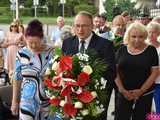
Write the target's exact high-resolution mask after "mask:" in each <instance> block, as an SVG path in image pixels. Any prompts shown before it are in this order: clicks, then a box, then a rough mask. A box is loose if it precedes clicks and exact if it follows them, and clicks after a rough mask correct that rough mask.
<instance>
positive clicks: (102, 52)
mask: <svg viewBox="0 0 160 120" xmlns="http://www.w3.org/2000/svg"><path fill="white" fill-rule="evenodd" d="M92 20H93V19H92V15H91V14H90V13H88V12H85V11H82V12H80V13H78V14H77V15H76V17H75V19H74V26H73V29H74V32H75V36H73V37H71V38H68V39H66V40H64V41H63V45H62V51H63V53H64V54H65V55H74V54H76V53H78V52H79V51H80V48H81V46H82V43H83V45H84V48H85V50H86V52H87V51H89V50H90V49H93V50H94V51H95V52H97V56H96V57H97V58H101V59H104V60H105V62H106V64H107V69H106V72H105V74H104V76H103V77H104V78H105V79H106V80H107V84H106V94H107V96H108V97H107V98H105V99H106V104H105V108H106V109H105V111H104V112H103V113H102V114H101V115H100V117H98V118H96V120H106V118H107V110H108V106H109V101H110V97H111V93H112V90H113V86H114V79H115V74H116V67H115V56H114V48H113V44H112V42H110V41H108V40H106V39H104V38H101V37H99V36H97V35H96V34H95V33H94V32H92V30H93V21H92Z"/></svg>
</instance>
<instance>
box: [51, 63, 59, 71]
mask: <svg viewBox="0 0 160 120" xmlns="http://www.w3.org/2000/svg"><path fill="white" fill-rule="evenodd" d="M58 67H59V63H58V62H54V63H53V65H52V70H54V71H56V70H58Z"/></svg>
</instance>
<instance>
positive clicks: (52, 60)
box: [51, 55, 59, 63]
mask: <svg viewBox="0 0 160 120" xmlns="http://www.w3.org/2000/svg"><path fill="white" fill-rule="evenodd" d="M58 57H59V56H58V55H55V56H54V58H52V59H51V63H54V62H55V60H56V59H57V58H58Z"/></svg>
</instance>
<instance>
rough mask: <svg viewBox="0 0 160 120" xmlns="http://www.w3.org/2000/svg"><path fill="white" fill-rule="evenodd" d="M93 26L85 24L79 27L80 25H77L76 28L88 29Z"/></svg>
mask: <svg viewBox="0 0 160 120" xmlns="http://www.w3.org/2000/svg"><path fill="white" fill-rule="evenodd" d="M90 26H91V25H87V24H83V25H79V24H75V25H74V27H75V28H77V29H79V28H88V27H90Z"/></svg>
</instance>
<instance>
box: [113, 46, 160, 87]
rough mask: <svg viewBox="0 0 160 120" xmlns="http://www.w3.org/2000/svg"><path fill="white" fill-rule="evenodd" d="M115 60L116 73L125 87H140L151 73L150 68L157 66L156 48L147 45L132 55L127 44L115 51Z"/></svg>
mask: <svg viewBox="0 0 160 120" xmlns="http://www.w3.org/2000/svg"><path fill="white" fill-rule="evenodd" d="M116 62H117V66H118V73H119V75H120V79H121V81H122V84H123V85H124V88H125V89H128V90H132V89H138V88H140V87H141V86H142V85H143V83H144V82H145V81H146V80H147V78H148V77H149V76H150V74H151V68H152V67H154V66H158V54H157V51H156V48H154V47H153V46H148V47H147V48H146V49H145V50H144V51H143V52H141V53H139V54H136V55H132V54H130V53H129V52H128V50H127V46H123V47H121V48H120V49H119V50H118V51H117V55H116Z"/></svg>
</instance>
